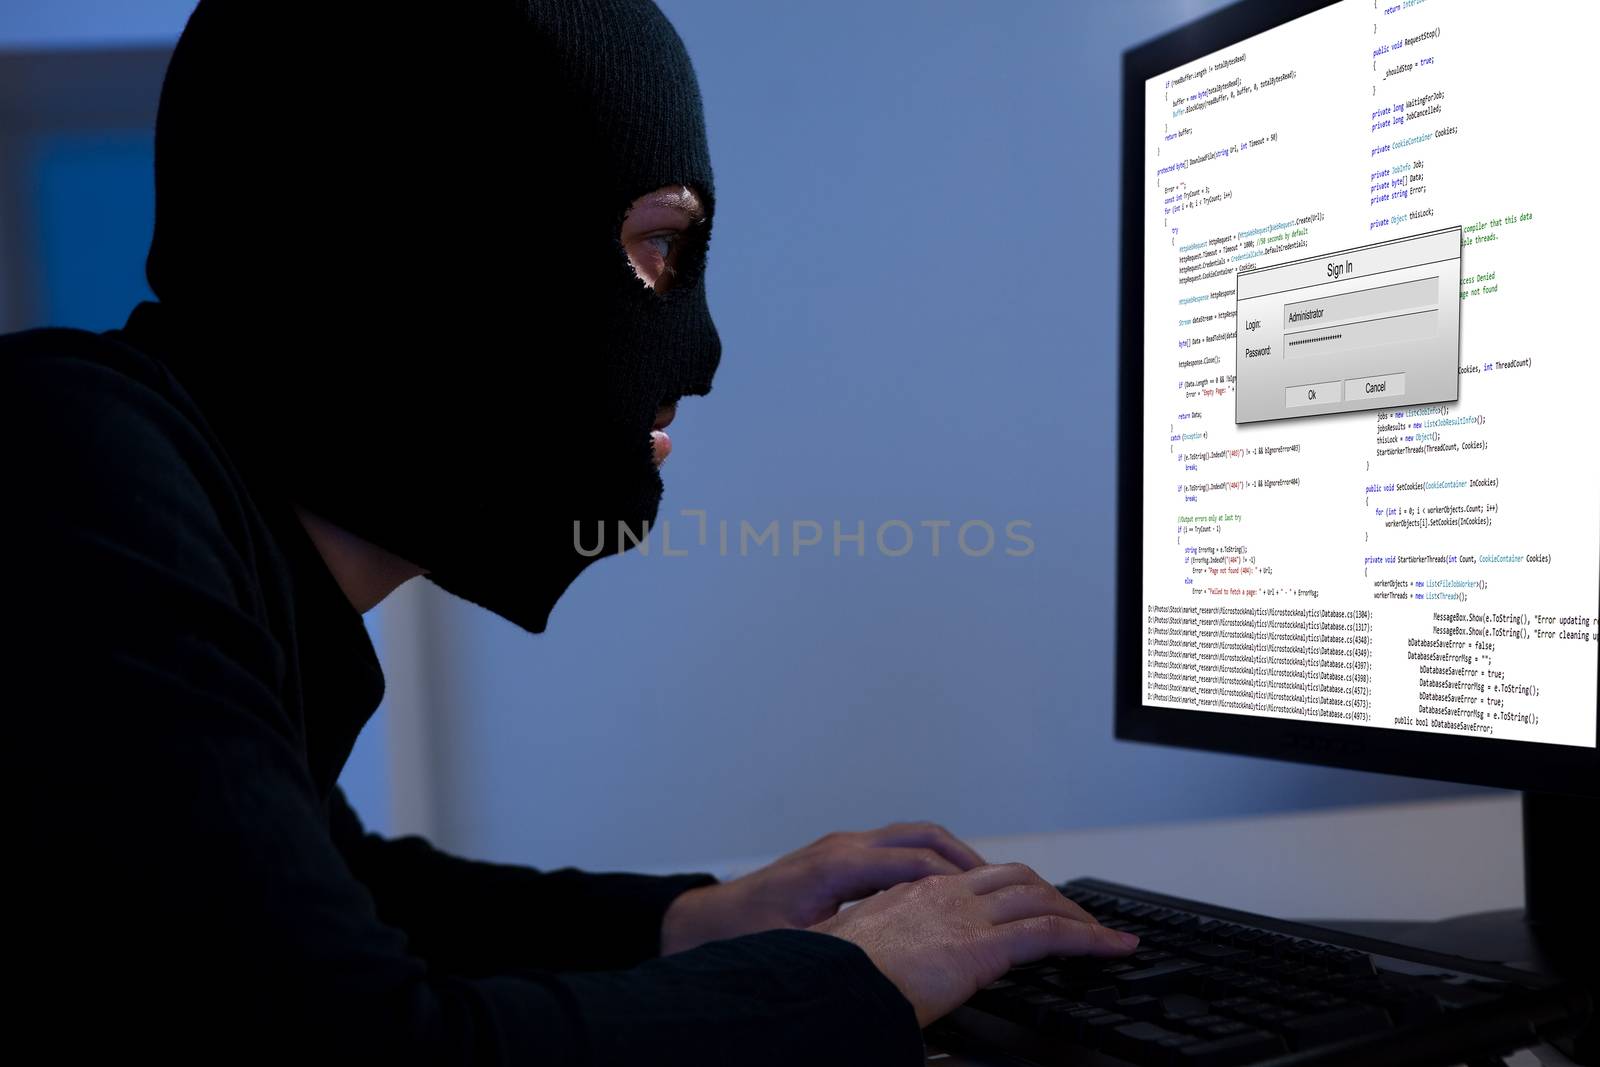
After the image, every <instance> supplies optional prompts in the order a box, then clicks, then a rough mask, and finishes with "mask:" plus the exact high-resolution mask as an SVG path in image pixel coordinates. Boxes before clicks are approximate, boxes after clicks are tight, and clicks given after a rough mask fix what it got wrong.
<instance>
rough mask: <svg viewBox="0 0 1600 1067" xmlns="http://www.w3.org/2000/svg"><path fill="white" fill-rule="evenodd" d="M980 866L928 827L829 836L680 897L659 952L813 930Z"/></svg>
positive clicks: (664, 925) (944, 833)
mask: <svg viewBox="0 0 1600 1067" xmlns="http://www.w3.org/2000/svg"><path fill="white" fill-rule="evenodd" d="M982 863H983V857H982V856H979V855H978V854H977V853H976V852H974V851H973V850H972V849H971V848H970V847H969V846H967V845H965V844H963V843H962V842H961V841H960V840H958V839H957V838H956V837H955V835H953V834H951V833H950V831H948V830H946V829H945V828H944V827H942V826H936V825H934V824H933V823H928V822H915V823H895V824H894V825H892V826H885V827H882V828H880V829H877V830H868V831H865V832H863V833H836V834H828V835H827V836H826V837H822V838H819V839H818V840H816V841H813V842H812V843H811V844H809V845H807V846H806V847H805V848H802V849H799V850H798V851H795V852H791V853H789V854H788V855H787V856H784V857H783V858H782V859H780V860H778V861H777V862H775V863H772V864H769V865H767V866H765V867H763V868H761V869H760V870H758V871H752V872H751V873H750V874H747V875H745V876H744V877H742V878H736V879H734V880H733V881H731V882H724V883H722V884H720V885H711V886H703V887H701V888H699V889H691V890H689V891H688V892H686V893H684V894H682V895H681V896H679V897H678V898H677V899H676V900H674V901H673V902H672V904H671V905H670V906H669V907H668V908H667V913H666V916H665V917H664V918H663V919H662V922H661V952H662V955H669V954H671V953H673V952H681V951H683V950H684V949H688V948H693V947H694V946H696V945H699V944H703V943H704V942H707V941H715V940H718V939H720V938H724V937H737V936H739V935H740V934H753V933H757V932H759V931H762V930H775V929H779V928H784V927H806V926H814V925H815V924H817V923H819V922H822V921H823V920H824V919H827V918H829V917H830V916H832V915H834V914H836V913H837V912H838V910H839V905H841V904H844V903H846V902H847V901H852V900H860V899H861V898H862V897H866V896H870V895H871V894H873V893H876V892H878V891H879V890H881V889H888V888H889V887H890V886H894V885H899V884H900V883H902V882H914V881H917V880H918V879H920V878H926V877H928V876H929V875H934V874H941V875H949V874H959V873H960V872H962V871H966V870H971V869H972V868H974V867H977V866H979V865H981V864H982Z"/></svg>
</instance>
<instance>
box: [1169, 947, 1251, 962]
mask: <svg viewBox="0 0 1600 1067" xmlns="http://www.w3.org/2000/svg"><path fill="white" fill-rule="evenodd" d="M1184 954H1185V955H1189V956H1193V957H1194V958H1195V959H1200V960H1212V961H1217V960H1236V959H1244V958H1245V957H1247V956H1250V955H1251V953H1249V952H1247V951H1245V950H1244V949H1242V948H1234V947H1233V946H1231V945H1218V944H1198V945H1190V946H1189V947H1188V948H1186V949H1184Z"/></svg>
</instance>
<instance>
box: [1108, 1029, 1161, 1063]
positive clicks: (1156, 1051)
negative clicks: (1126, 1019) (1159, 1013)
mask: <svg viewBox="0 0 1600 1067" xmlns="http://www.w3.org/2000/svg"><path fill="white" fill-rule="evenodd" d="M1177 1036H1178V1035H1177V1034H1174V1033H1173V1032H1172V1031H1171V1030H1166V1029H1163V1028H1162V1027H1159V1026H1157V1025H1156V1024H1155V1023H1128V1024H1127V1025H1126V1026H1118V1027H1116V1028H1115V1029H1113V1030H1112V1031H1111V1033H1109V1034H1107V1035H1106V1039H1105V1042H1104V1044H1103V1045H1102V1046H1101V1047H1102V1048H1104V1049H1105V1050H1106V1051H1107V1052H1109V1053H1111V1054H1112V1055H1113V1056H1121V1057H1122V1058H1124V1059H1130V1060H1133V1061H1134V1062H1136V1063H1159V1062H1161V1061H1162V1060H1164V1059H1166V1058H1167V1052H1166V1047H1165V1046H1163V1045H1162V1042H1163V1041H1166V1040H1167V1039H1169V1038H1173V1037H1177Z"/></svg>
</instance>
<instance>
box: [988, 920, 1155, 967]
mask: <svg viewBox="0 0 1600 1067" xmlns="http://www.w3.org/2000/svg"><path fill="white" fill-rule="evenodd" d="M994 932H995V933H996V935H997V936H999V938H1000V940H1001V944H1002V945H1003V946H1004V947H1005V951H1006V954H1007V955H1008V956H1009V957H1010V960H1011V966H1013V967H1020V966H1021V965H1023V964H1025V963H1032V962H1033V961H1035V960H1040V959H1043V958H1044V957H1046V956H1126V955H1127V954H1128V953H1130V952H1132V951H1133V950H1134V949H1135V948H1137V947H1138V946H1139V939H1138V938H1136V937H1133V936H1132V935H1130V934H1124V933H1121V932H1120V931H1117V930H1113V929H1111V928H1110V927H1109V926H1101V925H1099V924H1098V923H1086V922H1082V921H1080V920H1078V919H1067V918H1063V917H1062V916H1060V915H1038V916H1034V917H1033V918H1030V919H1018V920H1017V921H1016V922H1009V923H1004V924H1002V925H1000V926H996V927H994Z"/></svg>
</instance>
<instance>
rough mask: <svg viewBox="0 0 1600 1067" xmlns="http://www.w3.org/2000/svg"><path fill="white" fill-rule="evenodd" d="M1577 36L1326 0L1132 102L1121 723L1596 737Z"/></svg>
mask: <svg viewBox="0 0 1600 1067" xmlns="http://www.w3.org/2000/svg"><path fill="white" fill-rule="evenodd" d="M1596 21H1597V16H1596V15H1595V14H1593V13H1592V12H1591V10H1590V8H1589V7H1588V5H1565V4H1557V5H1542V4H1524V5H1507V4H1504V3H1500V2H1491V0H1450V2H1448V3H1447V2H1444V0H1395V2H1385V0H1378V2H1377V3H1374V0H1344V2H1343V3H1339V4H1335V5H1333V6H1331V7H1328V8H1324V9H1322V10H1320V11H1317V12H1314V13H1312V14H1310V15H1306V16H1304V17H1302V18H1299V19H1295V20H1294V21H1292V22H1289V23H1286V24H1284V25H1282V26H1279V27H1277V28H1275V29H1273V30H1270V31H1268V32H1267V33H1264V34H1261V35H1259V36H1256V37H1253V38H1250V39H1248V40H1245V41H1243V42H1241V43H1240V44H1238V45H1236V46H1233V47H1231V48H1227V49H1224V50H1222V51H1219V52H1216V53H1213V54H1212V55H1209V56H1206V57H1204V58H1202V59H1199V60H1196V61H1195V62H1193V63H1189V64H1186V65H1184V66H1183V67H1180V68H1178V69H1175V70H1172V71H1168V72H1167V73H1165V74H1164V75H1162V76H1160V77H1157V78H1153V79H1151V80H1150V81H1149V82H1147V83H1146V85H1145V124H1146V145H1145V172H1146V193H1145V197H1144V213H1145V230H1144V240H1145V267H1144V269H1145V277H1144V298H1145V305H1144V343H1145V350H1144V360H1145V393H1144V433H1145V442H1144V448H1145V465H1144V514H1145V523H1144V544H1143V559H1144V567H1143V571H1144V653H1143V655H1144V698H1145V702H1146V703H1147V704H1151V705H1156V706H1163V707H1176V708H1193V709H1199V710H1204V711H1211V712H1218V713H1232V714H1245V715H1257V716H1265V717H1272V718H1291V719H1300V720H1308V721H1323V722H1337V723H1344V724H1351V725H1369V726H1380V727H1389V728H1394V729H1404V730H1418V731H1428V732H1435V733H1444V734H1451V735H1460V736H1480V737H1492V738H1498V739H1514V740H1526V741H1536V742H1545V743H1551V744H1562V745H1579V746H1585V747H1591V748H1592V747H1594V746H1595V744H1596V710H1595V709H1596V663H1597V657H1600V593H1597V590H1600V451H1597V447H1596V439H1595V430H1596V426H1597V425H1600V344H1597V343H1596V341H1595V329H1594V327H1593V325H1592V324H1591V322H1590V319H1591V317H1592V314H1593V311H1594V309H1595V307H1596V306H1597V303H1600V293H1597V291H1596V282H1595V280H1594V279H1595V276H1596V275H1595V271H1594V269H1593V267H1592V266H1591V262H1590V261H1591V260H1592V254H1591V249H1590V248H1589V247H1586V246H1588V245H1590V244H1591V242H1589V241H1588V240H1587V235H1589V234H1590V233H1591V232H1592V231H1590V230H1589V228H1588V227H1589V208H1588V206H1587V204H1586V203H1585V201H1586V199H1587V194H1586V193H1585V192H1584V189H1585V188H1586V186H1587V178H1588V176H1589V174H1588V171H1589V164H1588V163H1587V162H1585V161H1587V160H1590V159H1591V158H1592V157H1591V155H1590V153H1591V152H1592V148H1591V147H1590V141H1589V135H1588V128H1587V124H1586V123H1584V122H1581V121H1579V119H1580V116H1581V101H1582V100H1583V99H1585V96H1586V94H1585V88H1586V85H1585V81H1586V79H1585V78H1584V73H1585V72H1586V71H1587V70H1589V69H1590V67H1591V65H1592V59H1591V58H1590V57H1589V56H1588V55H1587V54H1586V52H1587V50H1588V48H1589V45H1588V42H1590V41H1592V40H1593V39H1594V30H1595V29H1596ZM1577 23H1583V25H1581V26H1580V25H1577ZM1247 327H1248V328H1247ZM1247 353H1248V355H1247Z"/></svg>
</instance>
